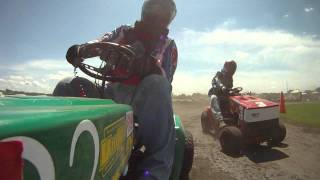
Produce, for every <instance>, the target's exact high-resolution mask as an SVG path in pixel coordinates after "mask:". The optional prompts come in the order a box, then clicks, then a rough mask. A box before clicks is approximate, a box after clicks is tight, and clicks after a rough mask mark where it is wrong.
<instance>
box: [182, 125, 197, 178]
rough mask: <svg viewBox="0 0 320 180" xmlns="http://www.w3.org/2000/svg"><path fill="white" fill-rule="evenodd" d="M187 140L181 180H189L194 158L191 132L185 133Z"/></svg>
mask: <svg viewBox="0 0 320 180" xmlns="http://www.w3.org/2000/svg"><path fill="white" fill-rule="evenodd" d="M185 134H186V139H185V145H184V156H183V163H182V167H181V172H180V180H189V172H190V170H191V168H192V163H193V156H194V144H193V136H192V134H191V133H190V132H189V131H185Z"/></svg>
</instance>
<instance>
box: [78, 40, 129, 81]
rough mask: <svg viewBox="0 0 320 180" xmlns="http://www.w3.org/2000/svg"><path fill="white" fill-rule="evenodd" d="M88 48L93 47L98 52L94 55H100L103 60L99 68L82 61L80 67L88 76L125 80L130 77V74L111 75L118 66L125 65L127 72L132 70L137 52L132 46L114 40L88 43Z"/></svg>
mask: <svg viewBox="0 0 320 180" xmlns="http://www.w3.org/2000/svg"><path fill="white" fill-rule="evenodd" d="M86 48H87V49H89V51H90V49H91V50H93V51H94V52H96V55H95V56H94V57H100V60H101V61H102V62H101V63H102V64H101V65H100V67H99V68H98V67H95V66H92V65H89V64H87V63H81V65H80V66H79V69H80V70H81V71H82V72H84V73H85V74H87V75H88V76H91V77H93V78H96V79H100V80H104V81H113V80H123V79H128V78H129V77H130V75H123V76H112V75H111V74H112V71H113V70H114V69H115V68H116V67H117V66H121V68H123V67H125V68H126V72H131V71H130V66H131V64H132V61H133V60H134V59H135V53H134V51H133V50H131V49H130V46H128V45H126V46H123V45H120V44H117V43H112V42H98V43H92V44H88V45H87V47H86ZM85 60H86V59H85Z"/></svg>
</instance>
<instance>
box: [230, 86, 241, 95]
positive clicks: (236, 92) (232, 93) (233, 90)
mask: <svg viewBox="0 0 320 180" xmlns="http://www.w3.org/2000/svg"><path fill="white" fill-rule="evenodd" d="M242 90H243V88H242V87H235V88H232V89H230V90H229V94H231V95H238V94H240V92H241V91H242Z"/></svg>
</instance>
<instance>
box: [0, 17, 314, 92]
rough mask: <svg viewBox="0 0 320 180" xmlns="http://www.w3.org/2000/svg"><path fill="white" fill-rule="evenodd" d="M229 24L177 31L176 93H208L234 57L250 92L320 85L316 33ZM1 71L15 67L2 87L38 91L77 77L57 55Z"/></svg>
mask: <svg viewBox="0 0 320 180" xmlns="http://www.w3.org/2000/svg"><path fill="white" fill-rule="evenodd" d="M228 23H229V22H227V23H224V25H222V26H221V27H217V28H215V29H212V30H206V31H195V30H192V29H182V30H181V31H180V33H178V34H177V35H176V37H175V40H176V43H177V46H178V48H179V61H178V68H177V71H176V73H175V77H174V81H173V93H174V94H180V93H185V94H192V93H195V92H200V93H207V91H208V89H209V88H210V86H211V79H212V77H213V75H214V74H215V73H216V71H218V70H220V69H221V68H222V66H223V63H224V61H226V60H230V59H234V60H236V62H237V63H238V70H237V72H236V75H235V77H234V84H235V86H242V87H244V89H245V91H255V92H279V91H281V90H285V88H286V87H285V84H286V82H287V83H288V85H289V88H290V89H301V90H304V89H313V88H315V87H319V86H320V79H319V78H317V77H318V76H319V70H318V69H319V67H320V41H319V40H318V39H316V38H315V36H310V35H302V36H298V35H294V34H291V33H288V32H285V31H280V30H264V29H229V28H228V27H226V24H228ZM231 24H232V23H231ZM95 63H96V62H95ZM0 70H1V72H10V76H5V75H2V76H0V89H5V88H10V89H14V90H24V91H32V92H46V93H51V92H52V90H53V88H54V86H55V85H56V84H57V82H58V81H59V80H60V79H63V78H65V77H70V76H73V67H72V66H71V65H70V64H68V63H67V62H66V61H65V60H55V59H41V60H31V61H28V62H26V63H24V64H19V65H11V66H0ZM78 72H79V74H78V75H79V76H84V75H83V73H80V70H78Z"/></svg>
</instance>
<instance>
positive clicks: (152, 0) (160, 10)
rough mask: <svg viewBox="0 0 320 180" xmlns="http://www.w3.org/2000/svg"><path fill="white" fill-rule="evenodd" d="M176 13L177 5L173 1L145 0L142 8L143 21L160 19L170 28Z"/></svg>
mask: <svg viewBox="0 0 320 180" xmlns="http://www.w3.org/2000/svg"><path fill="white" fill-rule="evenodd" d="M176 13H177V9H176V4H175V3H174V1H173V0H145V1H144V3H143V6H142V12H141V21H148V20H149V21H150V20H151V21H153V20H154V19H157V20H159V19H160V20H162V21H165V22H164V23H165V25H166V26H168V25H169V24H170V23H171V21H172V20H173V19H174V17H175V16H176Z"/></svg>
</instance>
